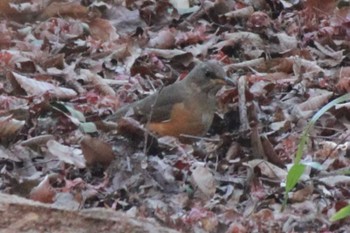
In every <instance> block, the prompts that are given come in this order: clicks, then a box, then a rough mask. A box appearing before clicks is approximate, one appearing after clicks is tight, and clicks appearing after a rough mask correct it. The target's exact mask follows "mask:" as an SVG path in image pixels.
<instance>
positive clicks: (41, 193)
mask: <svg viewBox="0 0 350 233" xmlns="http://www.w3.org/2000/svg"><path fill="white" fill-rule="evenodd" d="M55 196H56V191H55V189H54V188H53V187H52V186H51V183H50V175H47V176H46V177H45V178H44V179H43V180H42V181H41V182H40V184H39V185H38V186H36V187H34V188H33V189H32V191H31V192H30V193H29V198H30V199H32V200H34V201H40V202H43V203H53V202H54V198H55Z"/></svg>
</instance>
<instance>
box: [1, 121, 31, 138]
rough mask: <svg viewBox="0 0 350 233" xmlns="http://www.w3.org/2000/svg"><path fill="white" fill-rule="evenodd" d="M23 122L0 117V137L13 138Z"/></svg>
mask: <svg viewBox="0 0 350 233" xmlns="http://www.w3.org/2000/svg"><path fill="white" fill-rule="evenodd" d="M24 124H25V121H18V120H16V119H13V118H12V116H7V117H0V137H4V138H7V137H11V136H14V135H15V134H16V133H17V132H18V131H19V130H20V129H22V127H23V126H24Z"/></svg>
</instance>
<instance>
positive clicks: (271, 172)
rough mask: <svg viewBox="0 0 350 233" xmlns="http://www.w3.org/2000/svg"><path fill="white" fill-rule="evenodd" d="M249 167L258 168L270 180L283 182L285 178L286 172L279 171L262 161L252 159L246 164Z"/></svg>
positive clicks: (272, 165)
mask: <svg viewBox="0 0 350 233" xmlns="http://www.w3.org/2000/svg"><path fill="white" fill-rule="evenodd" d="M247 164H248V165H249V167H251V168H253V169H254V168H255V167H256V166H258V167H259V168H260V170H261V173H262V174H263V175H265V176H267V177H269V178H272V179H276V178H278V179H280V180H285V179H286V177H287V171H286V170H284V169H281V168H279V167H277V166H276V165H274V164H272V163H270V162H268V161H266V160H262V159H254V160H251V161H249V162H247Z"/></svg>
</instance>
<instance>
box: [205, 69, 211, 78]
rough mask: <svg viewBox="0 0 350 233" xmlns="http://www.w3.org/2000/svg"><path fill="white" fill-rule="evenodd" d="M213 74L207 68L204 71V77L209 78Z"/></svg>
mask: <svg viewBox="0 0 350 233" xmlns="http://www.w3.org/2000/svg"><path fill="white" fill-rule="evenodd" d="M212 75H213V73H212V72H210V71H209V70H207V71H205V77H207V78H210V77H211V76H212Z"/></svg>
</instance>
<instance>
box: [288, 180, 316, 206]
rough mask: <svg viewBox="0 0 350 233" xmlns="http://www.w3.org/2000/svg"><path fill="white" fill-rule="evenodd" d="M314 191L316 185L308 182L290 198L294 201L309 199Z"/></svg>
mask: <svg viewBox="0 0 350 233" xmlns="http://www.w3.org/2000/svg"><path fill="white" fill-rule="evenodd" d="M313 192H314V186H313V185H312V184H308V185H306V186H305V187H304V188H302V189H299V190H298V191H296V192H294V193H293V194H292V197H290V198H289V200H291V201H292V202H303V201H305V200H307V199H308V198H309V197H310V196H311V194H312V193H313Z"/></svg>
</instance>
